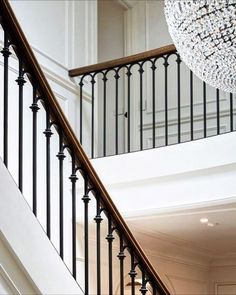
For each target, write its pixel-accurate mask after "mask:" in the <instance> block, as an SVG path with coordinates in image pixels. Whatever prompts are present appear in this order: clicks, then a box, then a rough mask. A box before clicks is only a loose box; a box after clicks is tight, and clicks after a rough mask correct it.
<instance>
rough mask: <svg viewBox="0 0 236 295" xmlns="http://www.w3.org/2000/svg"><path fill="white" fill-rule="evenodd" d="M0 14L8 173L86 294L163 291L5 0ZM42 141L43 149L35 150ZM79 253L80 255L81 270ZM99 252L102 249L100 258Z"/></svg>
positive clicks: (4, 160) (156, 292)
mask: <svg viewBox="0 0 236 295" xmlns="http://www.w3.org/2000/svg"><path fill="white" fill-rule="evenodd" d="M0 16H1V25H2V28H3V31H4V47H3V49H2V51H1V52H2V55H3V65H4V73H3V101H2V105H3V106H2V107H1V108H2V114H3V126H2V130H3V132H2V133H1V134H2V139H1V140H2V143H3V162H4V164H5V166H6V168H9V170H10V171H11V168H10V166H11V165H12V166H14V169H13V171H14V172H12V174H13V176H15V181H16V183H17V185H18V187H19V191H20V192H21V193H22V194H23V195H26V190H27V188H29V187H30V191H31V193H30V195H31V199H30V200H29V199H28V203H29V205H30V206H31V208H32V212H33V214H34V215H35V217H36V218H38V219H39V221H40V222H41V224H42V227H43V228H44V230H45V234H46V235H47V236H48V239H50V240H51V241H52V243H53V244H54V247H55V249H56V250H57V251H58V255H60V257H61V259H62V260H64V262H65V264H66V265H67V267H68V268H69V270H70V272H71V275H72V276H73V277H74V279H75V280H77V281H78V282H79V284H80V285H81V288H82V289H83V292H84V294H85V295H88V294H97V295H99V294H110V295H112V294H116V293H119V294H121V295H122V294H125V292H127V288H128V289H129V292H130V293H131V294H135V292H137V285H138V286H139V287H138V292H140V293H141V294H143V295H145V294H146V293H148V292H149V293H151V294H169V291H168V289H167V288H166V286H165V285H164V284H163V282H162V280H161V278H160V277H159V275H158V270H156V269H154V268H153V266H152V264H151V262H150V261H149V259H148V258H147V256H146V255H145V253H144V251H143V250H142V248H141V247H140V245H139V243H138V242H137V241H136V239H135V238H134V236H133V234H132V232H131V231H130V229H129V228H128V226H127V224H126V223H125V221H124V219H123V218H122V216H121V214H120V213H119V211H118V210H117V208H116V207H115V205H114V203H113V201H112V199H111V197H110V196H109V194H108V192H107V190H106V189H105V187H104V185H103V184H102V182H101V180H100V179H99V177H98V176H97V174H96V172H95V170H94V168H93V167H92V165H91V163H90V161H89V159H88V157H87V155H86V153H85V152H84V150H83V148H82V146H81V145H80V143H79V142H78V140H77V138H76V136H75V134H74V132H73V130H72V129H71V127H70V125H69V123H68V121H67V119H66V117H65V115H64V114H63V112H62V110H61V108H60V106H59V104H58V102H57V100H56V98H55V96H54V94H53V92H52V90H51V88H50V86H49V84H48V82H47V80H46V78H45V76H44V74H43V72H42V69H41V68H40V66H39V64H38V62H37V61H36V58H35V56H34V54H33V52H32V50H31V48H30V46H29V43H28V42H27V40H26V37H25V36H24V33H23V32H22V30H21V28H20V26H19V23H18V21H17V19H16V17H15V15H14V13H13V11H12V9H11V6H10V4H9V2H8V1H7V0H3V1H1V2H0ZM11 57H14V62H16V63H17V64H18V68H19V70H18V75H17V79H16V84H15V85H16V86H15V87H17V89H18V91H17V92H18V98H17V97H12V96H11V88H10V87H9V85H11V84H10V83H12V82H13V81H10V80H11V79H10V78H11V76H10V75H9V65H10V63H11ZM28 87H29V88H30V89H28ZM26 89H27V91H26ZM26 94H27V95H26ZM29 101H30V104H29V105H26V104H27V102H29ZM12 110H13V112H16V110H17V112H16V113H17V115H16V117H17V120H16V121H17V124H16V126H14V127H12V122H11V120H10V117H9V113H11V112H12ZM29 111H30V112H31V115H30V116H29ZM29 122H30V126H29V125H28V124H29ZM42 126H44V127H43V128H42ZM29 130H30V132H29ZM13 132H14V133H13ZM29 134H30V135H29ZM26 135H27V136H26ZM12 137H14V138H16V139H17V140H16V148H14V153H12V152H10V151H11V146H10V145H9V142H10V140H11V138H12ZM42 140H44V146H45V150H44V154H42V151H41V149H40V148H39V147H41V145H39V143H42ZM55 149H57V153H56V154H55ZM92 150H93V149H92ZM92 156H93V154H92ZM25 163H26V164H25ZM14 174H15V175H14ZM43 196H45V199H43V198H42V197H43ZM81 200H82V201H81ZM42 208H44V209H43V211H42ZM92 221H93V222H92ZM10 222H11V221H10V220H9V223H10ZM77 224H79V226H78V225H77ZM79 235H81V240H79V241H77V239H78V236H79ZM91 237H94V241H95V244H94V249H93V251H91ZM104 241H105V242H106V244H104ZM78 253H80V254H81V255H83V259H82V261H80V262H81V264H79V267H78ZM102 253H103V254H104V253H106V256H107V259H106V261H105V262H104V255H102ZM91 258H92V259H91ZM104 265H105V268H106V269H104ZM32 267H37V265H34V266H32ZM55 267H56V266H55ZM78 268H79V269H78ZM45 271H46V270H45ZM48 276H49V279H50V273H49V274H48ZM52 283H54V284H56V283H57V282H52ZM39 291H40V292H42V293H46V292H47V290H39ZM48 292H49V291H48ZM69 293H71V292H69V291H68V294H69ZM72 293H73V292H72Z"/></svg>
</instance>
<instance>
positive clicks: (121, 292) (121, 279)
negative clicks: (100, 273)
mask: <svg viewBox="0 0 236 295" xmlns="http://www.w3.org/2000/svg"><path fill="white" fill-rule="evenodd" d="M117 257H118V258H119V260H120V295H124V259H125V257H126V256H125V253H124V238H123V235H122V234H120V252H119V254H118V255H117Z"/></svg>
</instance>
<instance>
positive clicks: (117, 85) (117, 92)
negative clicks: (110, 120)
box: [114, 69, 120, 155]
mask: <svg viewBox="0 0 236 295" xmlns="http://www.w3.org/2000/svg"><path fill="white" fill-rule="evenodd" d="M118 72H119V69H117V70H116V73H115V76H114V78H115V80H116V86H115V87H116V89H115V92H116V94H115V113H116V114H115V116H116V118H115V120H116V121H115V129H116V137H115V153H116V155H118V153H119V143H118V140H119V125H118V106H119V105H118V98H119V78H120V76H119V73H118Z"/></svg>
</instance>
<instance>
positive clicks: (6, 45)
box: [1, 31, 11, 167]
mask: <svg viewBox="0 0 236 295" xmlns="http://www.w3.org/2000/svg"><path fill="white" fill-rule="evenodd" d="M9 46H10V41H9V39H8V34H7V32H6V31H4V47H3V49H2V51H1V53H2V55H3V57H4V65H3V72H4V74H3V75H4V76H3V161H4V164H5V166H6V167H7V166H8V67H9V66H8V60H9V56H10V55H11V52H10V50H9Z"/></svg>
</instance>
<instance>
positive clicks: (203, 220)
mask: <svg viewBox="0 0 236 295" xmlns="http://www.w3.org/2000/svg"><path fill="white" fill-rule="evenodd" d="M200 222H201V223H208V218H205V217H203V218H201V219H200Z"/></svg>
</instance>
